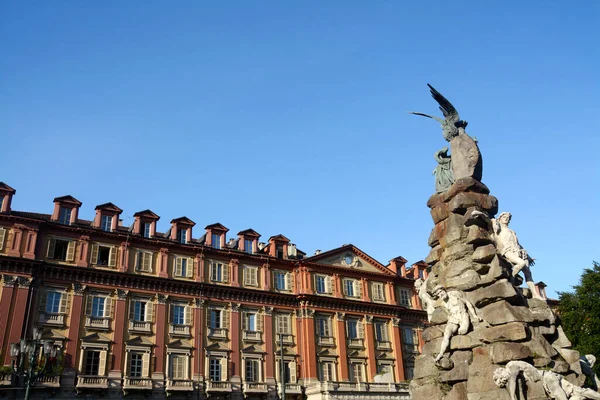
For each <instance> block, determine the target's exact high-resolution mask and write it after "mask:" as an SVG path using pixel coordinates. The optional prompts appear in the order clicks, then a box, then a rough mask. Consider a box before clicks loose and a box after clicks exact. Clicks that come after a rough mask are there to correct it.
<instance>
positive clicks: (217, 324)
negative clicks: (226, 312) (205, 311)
mask: <svg viewBox="0 0 600 400" xmlns="http://www.w3.org/2000/svg"><path fill="white" fill-rule="evenodd" d="M222 313H223V311H222V310H210V327H211V328H213V329H219V328H221V325H222V320H221V314H222Z"/></svg>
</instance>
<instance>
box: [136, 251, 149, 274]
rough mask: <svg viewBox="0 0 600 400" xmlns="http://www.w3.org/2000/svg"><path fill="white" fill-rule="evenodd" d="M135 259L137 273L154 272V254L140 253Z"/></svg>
mask: <svg viewBox="0 0 600 400" xmlns="http://www.w3.org/2000/svg"><path fill="white" fill-rule="evenodd" d="M135 257H136V258H135V270H136V271H142V272H152V253H150V252H148V251H138V252H137V253H136V255H135Z"/></svg>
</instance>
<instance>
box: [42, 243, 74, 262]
mask: <svg viewBox="0 0 600 400" xmlns="http://www.w3.org/2000/svg"><path fill="white" fill-rule="evenodd" d="M76 244H77V242H76V241H75V240H69V239H59V238H50V240H48V251H47V253H46V257H47V258H50V259H53V260H57V261H73V260H75V246H76Z"/></svg>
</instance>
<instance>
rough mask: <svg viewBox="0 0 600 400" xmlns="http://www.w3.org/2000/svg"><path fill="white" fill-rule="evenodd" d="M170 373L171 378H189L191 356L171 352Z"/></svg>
mask: <svg viewBox="0 0 600 400" xmlns="http://www.w3.org/2000/svg"><path fill="white" fill-rule="evenodd" d="M169 363H170V365H169V375H170V378H171V379H188V364H189V357H188V356H187V355H185V354H170V356H169Z"/></svg>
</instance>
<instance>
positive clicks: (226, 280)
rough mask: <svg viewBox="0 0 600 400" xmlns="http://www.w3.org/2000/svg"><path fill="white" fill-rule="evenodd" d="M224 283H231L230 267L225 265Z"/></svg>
mask: <svg viewBox="0 0 600 400" xmlns="http://www.w3.org/2000/svg"><path fill="white" fill-rule="evenodd" d="M223 282H224V283H227V282H229V265H228V264H223Z"/></svg>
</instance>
